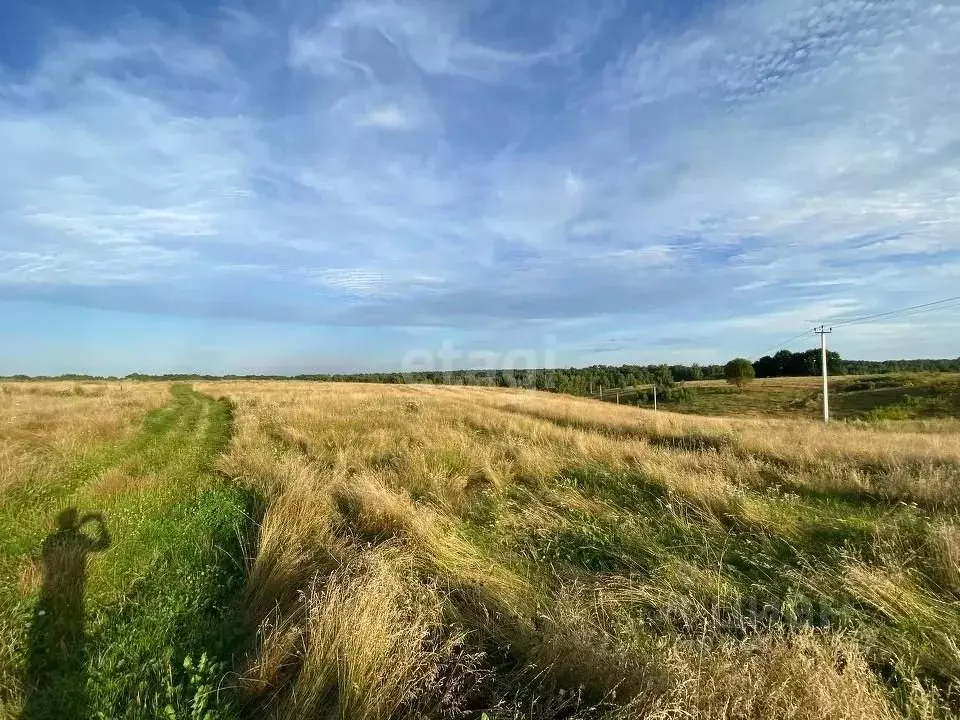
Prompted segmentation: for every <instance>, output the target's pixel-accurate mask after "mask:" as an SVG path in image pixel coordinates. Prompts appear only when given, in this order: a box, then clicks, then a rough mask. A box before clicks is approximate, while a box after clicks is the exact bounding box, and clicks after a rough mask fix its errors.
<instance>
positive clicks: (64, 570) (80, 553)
mask: <svg viewBox="0 0 960 720" xmlns="http://www.w3.org/2000/svg"><path fill="white" fill-rule="evenodd" d="M109 545H110V535H109V533H108V532H107V526H106V523H105V522H104V519H103V515H102V514H101V513H88V514H86V515H84V516H83V517H79V515H78V513H77V510H76V508H68V509H66V510H63V511H62V512H61V513H60V514H59V515H57V529H56V530H55V531H54V532H52V533H51V534H50V535H48V536H47V537H46V539H44V541H43V546H42V549H41V553H40V566H41V572H42V575H43V586H42V588H41V590H40V599H39V601H38V602H37V606H36V609H35V610H34V616H33V625H32V626H31V627H30V640H29V642H30V645H29V648H28V652H29V655H28V658H27V677H26V687H25V690H26V701H25V703H24V708H23V715H22V720H40V719H41V718H58V720H73V719H74V718H76V719H77V720H79V719H80V718H86V717H88V715H89V712H88V707H87V697H86V680H87V679H86V657H85V652H86V650H85V648H84V640H85V637H84V629H83V594H84V590H85V586H86V581H87V557H88V556H89V555H90V553H94V552H99V551H101V550H105V549H106V548H107V547H108V546H109Z"/></svg>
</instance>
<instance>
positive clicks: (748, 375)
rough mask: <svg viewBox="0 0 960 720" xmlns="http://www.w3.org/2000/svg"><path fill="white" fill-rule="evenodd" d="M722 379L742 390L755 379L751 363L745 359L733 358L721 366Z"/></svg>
mask: <svg viewBox="0 0 960 720" xmlns="http://www.w3.org/2000/svg"><path fill="white" fill-rule="evenodd" d="M723 377H724V378H726V380H727V382H728V383H730V384H731V385H736V386H737V387H738V388H742V387H743V386H744V385H746V384H747V383H748V382H750V381H751V380H753V378H754V377H755V373H754V370H753V363H752V362H750V361H749V360H747V359H746V358H734V359H733V360H731V361H730V362H728V363H727V364H726V365H724V366H723Z"/></svg>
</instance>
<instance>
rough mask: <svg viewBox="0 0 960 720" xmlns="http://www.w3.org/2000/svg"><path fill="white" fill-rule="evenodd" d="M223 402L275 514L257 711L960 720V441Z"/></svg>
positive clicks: (502, 401)
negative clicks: (955, 709) (958, 696)
mask: <svg viewBox="0 0 960 720" xmlns="http://www.w3.org/2000/svg"><path fill="white" fill-rule="evenodd" d="M198 389H200V390H202V391H205V392H209V393H211V394H217V395H221V394H222V395H226V396H228V397H230V398H231V399H232V400H233V401H234V403H235V405H236V414H235V436H234V441H233V444H232V446H231V448H230V450H229V451H228V452H227V453H226V454H225V455H224V456H223V458H222V459H221V462H220V469H221V470H222V471H223V472H224V473H226V474H228V475H230V476H231V477H234V478H237V479H238V480H240V481H242V482H244V483H247V484H249V485H251V486H252V487H255V488H257V489H258V490H259V491H260V492H261V493H262V494H263V496H264V498H265V502H264V515H263V518H262V521H261V524H260V533H259V538H258V541H257V544H256V546H255V547H251V548H249V552H250V556H251V569H250V573H249V581H248V588H247V603H246V607H247V609H248V612H249V615H250V620H251V622H252V623H253V624H254V625H255V626H256V627H257V628H258V631H257V637H258V644H257V649H256V650H255V651H254V652H252V653H251V655H250V657H249V659H248V667H247V670H246V671H245V672H244V673H243V675H244V677H245V679H246V688H247V692H248V701H249V703H250V704H251V707H252V708H256V710H255V712H258V713H266V714H272V715H273V716H274V717H283V718H286V717H340V718H347V717H364V718H401V717H479V715H480V713H481V712H486V713H487V714H488V715H489V716H490V717H491V718H495V717H504V718H505V717H539V718H548V717H557V718H559V717H594V716H603V717H611V718H613V717H657V718H661V717H678V718H679V717H697V718H781V717H792V718H821V717H831V718H887V717H894V716H898V715H903V714H906V715H911V716H915V717H924V716H928V715H929V716H931V717H934V716H938V717H939V716H946V715H945V714H946V713H948V712H949V707H950V706H951V704H952V702H953V700H950V698H953V697H955V696H954V695H953V693H955V692H956V687H955V680H956V677H955V675H954V671H953V669H952V668H953V665H951V663H954V662H955V660H954V657H955V656H954V655H953V653H952V650H951V645H950V642H949V640H948V638H949V636H950V633H952V632H955V631H956V630H957V629H958V628H960V613H958V603H957V596H956V595H955V594H953V592H954V590H950V589H949V588H950V587H951V583H953V584H954V585H953V586H952V587H954V588H955V587H956V586H955V582H956V576H957V575H956V573H957V549H956V548H957V546H958V541H957V534H956V525H955V523H954V520H953V519H952V516H951V514H950V513H952V512H954V508H956V506H957V505H958V501H960V442H958V440H960V434H958V433H957V431H956V428H955V427H952V426H949V425H947V424H939V425H928V426H923V427H921V426H918V425H916V424H910V425H904V426H901V428H899V429H898V428H895V427H886V426H885V427H882V428H879V429H872V430H868V429H864V428H862V427H855V426H845V425H841V424H836V425H833V426H831V427H823V426H821V425H818V424H814V423H809V422H804V421H793V422H792V421H786V420H733V419H717V418H700V417H692V416H685V415H675V414H669V413H659V414H656V413H652V412H649V411H644V410H639V409H636V408H628V407H617V406H614V405H610V404H600V403H596V402H592V401H589V400H580V399H574V398H569V397H561V396H552V395H548V394H543V393H533V392H525V391H509V390H492V389H482V388H456V389H454V388H442V387H440V388H434V387H428V386H380V385H349V384H314V383H299V382H226V383H211V384H207V385H200V386H198ZM891 543H893V545H891ZM894 545H896V548H898V549H899V550H900V551H902V552H903V553H904V555H903V556H901V557H898V558H896V559H894V558H892V557H891V555H890V552H889V551H890V549H891V548H892V547H894ZM771 607H772V608H773V610H775V611H776V612H775V614H774V616H773V617H772V619H771V617H769V616H768V615H767V614H765V613H767V611H768V610H769V609H770V608H771ZM797 608H800V609H799V610H798V609H797ZM758 609H759V612H758ZM804 613H806V614H804ZM798 618H799V619H798ZM388 658H389V659H388ZM944 663H947V664H946V665H944ZM890 677H897V678H899V680H898V681H897V682H896V683H893V684H891V683H890V682H889V678H890ZM885 678H886V680H885Z"/></svg>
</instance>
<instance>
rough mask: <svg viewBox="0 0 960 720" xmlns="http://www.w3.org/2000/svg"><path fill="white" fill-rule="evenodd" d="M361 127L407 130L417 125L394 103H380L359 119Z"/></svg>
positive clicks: (413, 119)
mask: <svg viewBox="0 0 960 720" xmlns="http://www.w3.org/2000/svg"><path fill="white" fill-rule="evenodd" d="M358 124H359V125H360V126H361V127H377V128H384V129H387V130H409V129H411V128H414V127H416V126H417V122H416V119H415V118H413V117H411V116H410V115H409V114H408V113H405V112H404V111H403V110H401V109H400V108H399V107H397V106H396V105H381V106H380V107H377V108H374V109H373V110H371V111H370V112H369V113H367V114H366V115H365V116H363V117H362V118H361V119H360V122H359V123H358Z"/></svg>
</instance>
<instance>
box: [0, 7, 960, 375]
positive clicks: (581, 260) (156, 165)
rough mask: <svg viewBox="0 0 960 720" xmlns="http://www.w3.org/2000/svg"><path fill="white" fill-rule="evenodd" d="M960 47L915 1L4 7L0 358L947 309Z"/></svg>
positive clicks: (708, 335) (668, 348) (510, 355)
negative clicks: (931, 304) (930, 304)
mask: <svg viewBox="0 0 960 720" xmlns="http://www.w3.org/2000/svg"><path fill="white" fill-rule="evenodd" d="M958 37H960V6H958V5H957V4H956V3H952V2H944V3H940V4H938V3H937V2H934V1H932V0H928V1H923V2H921V1H917V2H914V1H913V0H895V1H894V0H883V1H874V0H822V1H820V2H812V1H810V0H755V1H753V2H736V1H733V2H720V1H719V0H715V1H712V2H683V1H679V0H654V1H653V2H644V3H639V2H637V3H634V2H628V1H627V0H609V1H606V2H604V1H602V0H601V1H596V2H589V3H587V2H579V1H578V2H568V1H565V0H561V1H558V0H530V2H523V3H519V2H508V1H506V0H500V1H494V0H479V1H473V0H464V1H462V2H443V1H436V2H434V1H433V0H346V1H345V2H324V1H322V0H312V1H307V0H280V2H275V1H271V2H252V1H250V2H246V3H241V2H229V1H228V2H223V3H218V2H214V1H213V0H204V1H203V2H196V1H191V2H189V3H188V2H183V3H182V4H178V3H176V2H140V3H130V2H123V3H121V2H109V1H102V2H97V3H80V2H73V1H70V2H68V1H67V0H53V1H50V0H47V1H46V2H42V3H38V2H36V1H35V0H4V2H3V3H2V7H0V143H2V148H3V153H4V158H3V162H2V163H0V344H2V347H3V350H2V352H0V373H15V372H26V373H56V372H64V371H87V372H102V373H126V372H131V371H136V370H139V371H144V372H161V371H168V370H169V371H184V370H197V371H205V372H291V373H295V372H303V371H311V370H318V371H331V370H333V371H335V370H359V369H365V370H379V369H396V368H399V367H410V366H411V363H413V364H416V363H420V365H421V366H427V365H429V363H430V362H431V360H430V358H437V357H448V358H453V359H450V360H446V361H443V362H449V363H452V364H453V365H457V366H470V365H473V366H483V365H488V364H498V363H508V364H511V363H515V361H517V359H518V358H519V359H521V362H519V363H516V364H522V363H523V362H528V361H531V362H533V363H534V364H538V365H543V364H555V365H571V364H577V365H580V364H592V363H624V362H642V363H646V362H660V361H663V362H671V363H672V362H701V363H707V362H718V361H725V360H726V359H728V358H729V357H732V356H735V355H745V356H753V355H756V354H759V353H761V352H763V351H765V350H767V349H768V348H769V347H770V346H772V345H774V344H775V343H776V342H777V340H778V339H782V338H784V337H788V336H790V335H793V334H795V333H798V332H800V331H802V330H803V329H804V327H807V326H810V325H811V324H812V321H825V322H828V323H829V322H830V321H831V320H837V319H842V318H849V317H852V316H859V315H866V314H872V313H876V312H883V311H885V310H890V309H894V308H898V307H903V306H908V305H915V304H918V303H922V302H926V301H930V300H937V299H940V298H942V297H946V296H950V295H956V294H958V292H957V290H958V288H960V44H958V43H957V42H956V40H957V38H958ZM958 338H960V310H957V309H952V310H944V311H943V312H939V313H930V314H925V315H920V316H915V317H910V318H900V319H891V320H888V321H886V322H876V323H870V324H865V325H858V326H852V327H849V328H844V329H842V330H838V332H837V333H835V334H834V335H833V336H832V338H831V342H833V343H834V346H835V348H836V349H837V350H838V351H839V352H840V353H841V354H842V355H844V356H847V357H861V358H886V357H920V356H939V357H944V356H946V357H955V356H957V355H960V344H958ZM814 340H815V338H814V337H813V336H811V337H810V340H809V342H804V341H800V342H797V343H794V345H793V347H794V348H795V349H798V348H801V347H803V346H811V345H813V344H814ZM444 353H446V355H444ZM524 358H525V360H524ZM437 362H438V363H439V362H441V361H440V360H438V361H437Z"/></svg>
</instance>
